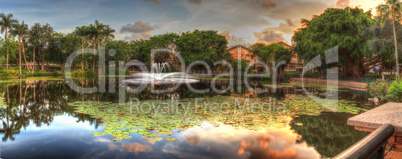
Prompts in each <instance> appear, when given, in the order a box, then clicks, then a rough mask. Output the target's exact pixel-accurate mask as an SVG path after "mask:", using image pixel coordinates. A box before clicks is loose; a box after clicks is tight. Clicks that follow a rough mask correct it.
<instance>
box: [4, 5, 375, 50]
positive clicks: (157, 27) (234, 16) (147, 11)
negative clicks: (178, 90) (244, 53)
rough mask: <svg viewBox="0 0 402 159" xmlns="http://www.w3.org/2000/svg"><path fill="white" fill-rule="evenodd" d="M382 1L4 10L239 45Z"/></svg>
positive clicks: (58, 22) (61, 24)
mask: <svg viewBox="0 0 402 159" xmlns="http://www.w3.org/2000/svg"><path fill="white" fill-rule="evenodd" d="M380 3H383V0H136V1H130V0H113V1H112V0H64V1H63V0H61V1H54V0H36V1H32V0H19V1H15V0H1V5H0V12H2V13H6V14H7V13H13V14H14V17H15V18H16V19H18V20H19V21H22V20H24V21H25V22H26V23H27V24H28V25H29V26H31V25H33V24H34V23H36V22H39V23H41V24H45V23H49V24H50V25H51V26H53V27H54V29H55V30H56V31H58V32H62V33H69V32H72V31H73V30H74V28H75V27H76V26H81V25H88V24H91V23H93V22H94V20H95V19H98V20H99V21H100V22H102V23H104V24H109V25H110V26H111V27H112V28H114V29H115V30H116V31H117V33H116V38H117V39H123V40H138V39H148V38H149V37H151V36H153V35H158V34H164V33H167V32H176V33H178V32H186V31H193V30H194V29H202V30H217V31H218V32H219V33H220V34H222V35H225V36H226V37H227V39H228V40H229V44H230V45H234V44H247V43H255V42H273V41H285V42H287V43H290V39H291V37H292V35H293V31H294V30H295V29H297V28H299V27H300V19H301V18H306V19H311V18H312V16H313V15H316V14H320V13H322V12H323V11H324V10H325V9H326V8H335V7H336V8H343V7H346V6H353V7H354V6H360V7H362V8H363V9H364V10H369V9H370V8H373V9H375V7H376V6H377V5H378V4H380ZM1 36H4V34H2V35H1Z"/></svg>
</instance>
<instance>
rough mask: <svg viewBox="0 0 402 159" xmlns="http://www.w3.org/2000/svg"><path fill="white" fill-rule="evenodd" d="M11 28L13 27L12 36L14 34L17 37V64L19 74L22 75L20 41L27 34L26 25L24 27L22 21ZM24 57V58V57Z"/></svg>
mask: <svg viewBox="0 0 402 159" xmlns="http://www.w3.org/2000/svg"><path fill="white" fill-rule="evenodd" d="M13 27H14V30H13V31H12V34H14V35H17V36H18V54H19V56H18V57H19V62H18V64H19V68H20V74H22V71H21V65H22V60H21V43H22V41H23V38H24V35H26V34H27V32H28V25H26V24H25V23H24V21H22V23H20V24H18V23H17V24H14V25H13ZM22 45H24V44H22ZM24 57H25V56H24ZM25 64H26V58H25Z"/></svg>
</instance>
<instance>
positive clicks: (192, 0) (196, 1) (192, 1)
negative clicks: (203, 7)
mask: <svg viewBox="0 0 402 159" xmlns="http://www.w3.org/2000/svg"><path fill="white" fill-rule="evenodd" d="M188 2H190V3H194V4H201V2H202V0H188Z"/></svg>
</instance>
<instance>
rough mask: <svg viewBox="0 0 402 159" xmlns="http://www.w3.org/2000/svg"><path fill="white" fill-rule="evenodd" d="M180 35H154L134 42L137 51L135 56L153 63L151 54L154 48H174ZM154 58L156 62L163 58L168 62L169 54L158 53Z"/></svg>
mask: <svg viewBox="0 0 402 159" xmlns="http://www.w3.org/2000/svg"><path fill="white" fill-rule="evenodd" d="M179 37H180V36H179V35H177V34H175V33H167V34H163V35H157V36H153V37H151V38H150V39H149V40H141V41H136V42H133V43H132V45H133V46H134V48H135V49H136V51H137V52H136V54H135V56H136V58H138V59H139V60H140V61H142V62H146V63H151V56H150V55H151V50H152V49H174V48H175V45H176V41H177V39H178V38H179ZM154 58H155V61H156V62H160V61H162V60H163V61H165V62H166V59H167V56H166V54H163V53H156V54H155V57H154Z"/></svg>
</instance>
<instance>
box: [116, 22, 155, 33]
mask: <svg viewBox="0 0 402 159" xmlns="http://www.w3.org/2000/svg"><path fill="white" fill-rule="evenodd" d="M154 29H155V28H154V27H153V26H151V25H150V24H149V23H148V22H144V21H143V20H139V21H137V22H135V23H134V24H126V25H124V26H122V27H121V29H120V33H146V32H150V31H152V30H154Z"/></svg>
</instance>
